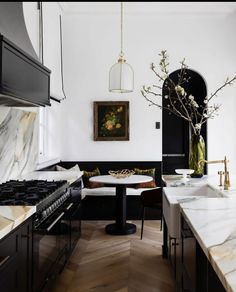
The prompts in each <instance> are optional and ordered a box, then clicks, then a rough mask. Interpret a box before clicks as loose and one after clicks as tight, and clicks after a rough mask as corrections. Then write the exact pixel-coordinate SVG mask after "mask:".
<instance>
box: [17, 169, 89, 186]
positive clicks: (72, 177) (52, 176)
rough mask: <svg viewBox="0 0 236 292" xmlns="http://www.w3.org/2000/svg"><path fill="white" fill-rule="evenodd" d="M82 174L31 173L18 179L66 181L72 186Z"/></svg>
mask: <svg viewBox="0 0 236 292" xmlns="http://www.w3.org/2000/svg"><path fill="white" fill-rule="evenodd" d="M83 174H84V172H83V171H69V170H65V171H63V170H62V171H33V172H30V173H26V174H23V175H21V176H19V177H18V179H19V180H32V179H34V180H48V181H53V180H55V181H56V180H67V181H68V182H69V184H72V183H73V182H75V181H76V180H77V179H80V178H81V177H82V175H83Z"/></svg>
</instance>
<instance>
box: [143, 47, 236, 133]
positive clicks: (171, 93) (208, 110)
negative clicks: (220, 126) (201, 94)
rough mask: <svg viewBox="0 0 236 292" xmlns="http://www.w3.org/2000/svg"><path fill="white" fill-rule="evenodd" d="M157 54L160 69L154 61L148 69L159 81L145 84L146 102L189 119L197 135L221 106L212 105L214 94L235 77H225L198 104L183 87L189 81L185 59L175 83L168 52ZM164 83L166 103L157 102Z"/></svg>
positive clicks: (229, 83)
mask: <svg viewBox="0 0 236 292" xmlns="http://www.w3.org/2000/svg"><path fill="white" fill-rule="evenodd" d="M159 56H160V62H159V70H157V69H156V66H155V64H154V63H151V70H152V71H153V72H154V74H155V76H156V77H157V78H158V82H160V83H162V84H161V85H152V86H145V85H144V86H143V89H142V90H141V93H142V95H143V96H144V97H145V99H146V100H147V101H148V102H149V105H154V106H157V107H159V108H160V109H162V108H163V109H164V110H167V111H169V112H170V113H172V114H174V115H176V116H178V117H180V118H183V119H184V120H186V121H188V122H189V123H190V125H191V128H192V130H193V133H194V134H196V135H200V133H201V128H202V125H203V124H204V123H206V121H207V120H208V119H210V118H211V119H212V118H214V117H215V116H216V115H218V110H219V108H220V105H218V104H211V103H210V101H211V100H212V99H213V98H214V97H216V96H217V94H218V93H219V92H220V91H221V90H222V89H223V88H224V87H226V86H227V85H232V84H233V83H234V81H235V80H236V76H234V77H233V78H227V79H226V80H225V82H224V83H223V84H222V85H221V86H220V87H219V88H217V89H216V90H215V91H214V92H213V93H211V94H210V96H206V97H205V98H204V100H203V103H202V104H198V103H197V101H196V99H195V97H194V96H193V95H192V94H191V93H190V92H186V91H185V89H184V84H186V83H188V82H189V80H190V77H189V76H188V74H187V71H186V69H187V68H188V67H187V65H186V63H185V59H184V60H183V61H181V62H180V64H181V67H180V73H179V74H178V80H177V82H174V81H173V80H172V79H171V78H170V76H169V69H168V67H169V57H168V55H167V52H166V51H165V50H164V51H161V53H160V54H159ZM163 84H164V86H165V89H166V91H167V94H166V95H165V96H164V98H165V99H166V101H167V102H165V103H163V104H160V103H158V101H156V99H155V98H158V97H159V98H162V93H160V92H159V91H161V90H162V87H163ZM161 100H162V99H161Z"/></svg>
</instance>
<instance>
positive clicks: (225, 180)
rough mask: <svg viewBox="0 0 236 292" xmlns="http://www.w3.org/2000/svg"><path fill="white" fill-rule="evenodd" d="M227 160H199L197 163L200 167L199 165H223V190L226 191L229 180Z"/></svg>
mask: <svg viewBox="0 0 236 292" xmlns="http://www.w3.org/2000/svg"><path fill="white" fill-rule="evenodd" d="M228 162H229V160H227V158H226V156H225V158H224V159H223V160H205V159H200V160H199V161H198V164H199V165H200V164H201V163H209V164H210V163H224V175H225V177H224V190H228V189H229V187H230V179H229V171H228V168H227V163H228Z"/></svg>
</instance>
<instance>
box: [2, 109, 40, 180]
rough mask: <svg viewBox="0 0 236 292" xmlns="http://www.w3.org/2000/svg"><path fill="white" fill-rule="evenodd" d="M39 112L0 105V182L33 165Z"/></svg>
mask: <svg viewBox="0 0 236 292" xmlns="http://www.w3.org/2000/svg"><path fill="white" fill-rule="evenodd" d="M37 121H38V112H37V111H34V112H32V111H26V110H21V109H15V108H0V182H5V181H7V180H9V179H15V178H17V177H18V176H19V175H21V174H23V173H27V172H30V171H33V170H35V169H36V163H37V160H38V126H37V125H38V122H37Z"/></svg>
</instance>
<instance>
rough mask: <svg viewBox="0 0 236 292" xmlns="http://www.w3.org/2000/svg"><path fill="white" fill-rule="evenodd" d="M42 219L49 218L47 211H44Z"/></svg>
mask: <svg viewBox="0 0 236 292" xmlns="http://www.w3.org/2000/svg"><path fill="white" fill-rule="evenodd" d="M42 217H43V218H45V217H47V210H44V211H43V212H42Z"/></svg>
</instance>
